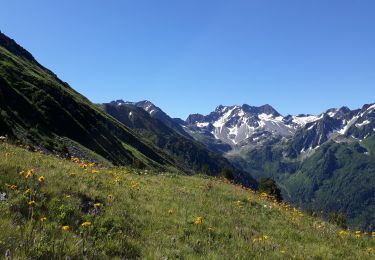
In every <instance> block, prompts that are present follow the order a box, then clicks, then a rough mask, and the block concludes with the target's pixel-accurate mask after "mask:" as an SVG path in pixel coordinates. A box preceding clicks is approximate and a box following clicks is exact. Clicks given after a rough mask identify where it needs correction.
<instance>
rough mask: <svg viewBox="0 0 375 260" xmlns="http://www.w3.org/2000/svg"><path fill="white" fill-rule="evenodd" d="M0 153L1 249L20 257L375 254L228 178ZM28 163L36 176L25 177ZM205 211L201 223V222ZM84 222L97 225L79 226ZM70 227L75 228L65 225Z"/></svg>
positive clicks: (369, 242)
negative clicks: (83, 165)
mask: <svg viewBox="0 0 375 260" xmlns="http://www.w3.org/2000/svg"><path fill="white" fill-rule="evenodd" d="M0 158H1V161H0V192H6V193H7V194H8V199H7V200H6V201H0V230H1V232H0V254H2V255H4V254H5V252H6V250H8V249H9V250H10V252H11V253H12V256H13V257H14V258H21V259H24V258H28V257H34V258H39V259H51V258H63V257H65V256H70V257H72V258H73V259H82V258H83V257H84V256H86V257H88V258H89V259H108V258H115V259H116V258H117V259H122V258H146V259H161V258H184V259H274V258H276V259H291V258H297V259H340V258H341V259H373V257H374V256H375V255H374V253H371V252H369V248H373V249H375V240H374V239H372V238H369V237H365V236H364V235H362V236H361V237H360V238H356V237H355V236H354V234H353V231H351V232H350V234H349V235H339V232H340V229H339V228H337V227H335V226H333V225H331V224H328V223H326V222H323V221H322V220H320V219H318V218H314V217H310V216H307V215H305V214H302V213H301V212H300V211H298V210H295V209H293V208H291V207H287V206H286V205H279V204H277V203H275V202H273V201H272V200H271V199H269V198H265V197H262V196H260V195H259V194H256V193H254V192H253V191H251V190H247V189H244V188H242V187H240V186H235V185H232V184H228V183H226V182H224V181H222V180H220V179H214V178H209V177H205V176H182V175H176V174H172V173H159V174H155V173H154V172H150V171H140V170H135V169H130V168H110V169H109V168H108V169H107V168H106V169H105V168H102V169H96V168H95V167H90V166H89V167H87V168H86V170H85V169H83V168H81V167H80V165H79V164H78V163H75V162H72V161H67V160H62V159H58V158H55V157H53V156H47V155H43V154H41V153H32V152H29V151H26V150H24V149H22V148H18V147H15V146H12V145H7V144H0ZM30 169H33V170H34V175H33V177H31V178H28V179H26V178H25V176H24V175H23V176H22V175H20V174H19V172H21V171H22V170H24V171H27V170H30ZM92 170H94V173H92ZM95 170H97V171H99V172H98V173H95ZM40 176H44V177H45V182H44V183H43V184H42V183H40V182H39V181H38V178H39V177H40ZM116 177H117V180H118V181H119V182H116ZM10 185H16V186H17V188H15V187H10ZM12 188H13V189H12ZM27 189H30V190H31V191H30V192H26V193H25V191H26V190H27ZM108 195H111V197H108ZM33 200H35V203H36V204H35V205H34V206H29V205H28V202H30V201H33ZM96 203H100V204H101V205H100V206H97V207H95V206H94V204H96ZM42 217H47V221H46V222H44V223H42V222H41V221H40V218H42ZM198 217H202V219H203V223H201V224H195V223H194V221H196V220H197V218H198ZM85 221H90V222H91V223H92V225H91V226H89V227H81V224H82V223H83V222H85ZM65 225H67V226H69V227H70V230H69V231H64V230H62V226H65Z"/></svg>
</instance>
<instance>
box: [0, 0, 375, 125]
mask: <svg viewBox="0 0 375 260" xmlns="http://www.w3.org/2000/svg"><path fill="white" fill-rule="evenodd" d="M374 13H375V1H372V0H361V1H354V0H351V1H348V0H322V1H319V0H314V1H312V0H310V1H308V0H295V1H288V0H283V1H280V0H273V1H272V0H258V1H255V0H254V1H252V0H243V1H240V0H230V1H229V0H226V1H224V0H185V1H184V0H169V1H168V0H148V1H146V0H132V1H130V0H129V1H127V0H112V1H102V0H80V1H77V0H74V1H73V0H64V1H50V0H33V1H21V0H2V2H1V10H0V30H1V31H2V32H4V33H5V34H7V35H8V36H10V37H12V38H14V39H15V40H16V41H17V42H18V43H20V44H21V45H22V46H24V47H25V48H26V49H28V50H29V51H30V52H31V53H32V54H33V55H34V56H35V57H36V58H37V60H38V61H39V62H40V63H42V64H43V65H44V66H46V67H48V68H50V69H51V70H53V71H54V72H55V73H56V74H57V75H58V76H59V77H60V78H61V79H63V80H64V81H66V82H68V83H69V84H70V85H71V86H72V87H73V88H75V89H76V90H78V91H79V92H81V93H82V94H84V95H85V96H87V97H88V98H89V99H90V100H92V101H93V102H108V101H111V100H113V99H120V98H121V99H124V100H130V101H137V100H143V99H148V100H151V101H153V102H154V103H155V104H157V105H158V106H160V107H161V108H163V109H164V110H165V111H166V112H167V113H169V114H170V115H171V116H175V117H182V118H185V117H186V116H187V115H188V114H189V113H203V114H205V113H208V112H210V111H212V110H213V109H214V108H215V107H216V106H217V105H219V104H223V105H231V104H242V103H247V104H250V105H262V104H266V103H269V104H271V105H272V106H274V107H275V108H276V109H277V110H278V111H279V112H280V113H282V114H298V113H313V114H314V113H320V112H322V111H323V110H325V109H328V108H330V107H339V106H343V105H347V106H349V107H350V108H357V107H360V106H362V105H363V104H365V103H370V102H375V95H374V93H375V91H374V90H375V15H374Z"/></svg>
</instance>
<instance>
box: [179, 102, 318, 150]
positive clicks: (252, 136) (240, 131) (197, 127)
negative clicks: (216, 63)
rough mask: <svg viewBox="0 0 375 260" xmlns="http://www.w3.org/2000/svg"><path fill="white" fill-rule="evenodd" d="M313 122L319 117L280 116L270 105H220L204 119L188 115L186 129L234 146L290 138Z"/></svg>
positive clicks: (198, 115) (195, 115) (203, 117)
mask: <svg viewBox="0 0 375 260" xmlns="http://www.w3.org/2000/svg"><path fill="white" fill-rule="evenodd" d="M315 120H318V117H317V116H311V115H298V116H290V115H288V116H285V117H283V116H282V115H280V113H279V112H277V111H276V110H275V109H274V108H273V107H272V106H270V105H264V106H260V107H254V106H249V105H246V104H244V105H242V106H221V105H220V106H218V107H217V108H216V109H215V111H214V112H212V113H210V114H209V115H207V116H203V115H200V114H194V115H190V116H189V117H188V118H187V120H186V125H185V129H186V130H187V131H188V132H189V133H190V134H192V135H194V134H196V133H199V134H201V135H206V136H212V137H214V138H215V139H219V140H221V141H222V142H224V143H227V144H229V145H231V146H233V147H235V146H242V145H245V144H247V143H249V142H252V141H256V140H260V139H262V137H267V138H268V137H269V136H280V137H290V136H293V135H294V134H295V133H296V131H297V130H298V129H300V128H301V127H303V126H305V125H306V124H307V123H310V122H313V121H315Z"/></svg>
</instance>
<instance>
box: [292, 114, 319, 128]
mask: <svg viewBox="0 0 375 260" xmlns="http://www.w3.org/2000/svg"><path fill="white" fill-rule="evenodd" d="M318 119H319V118H318V117H316V116H293V123H295V124H297V125H299V126H305V125H306V124H308V123H311V122H314V121H316V120H318Z"/></svg>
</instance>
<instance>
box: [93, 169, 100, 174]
mask: <svg viewBox="0 0 375 260" xmlns="http://www.w3.org/2000/svg"><path fill="white" fill-rule="evenodd" d="M91 173H92V174H95V173H99V171H98V170H91Z"/></svg>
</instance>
